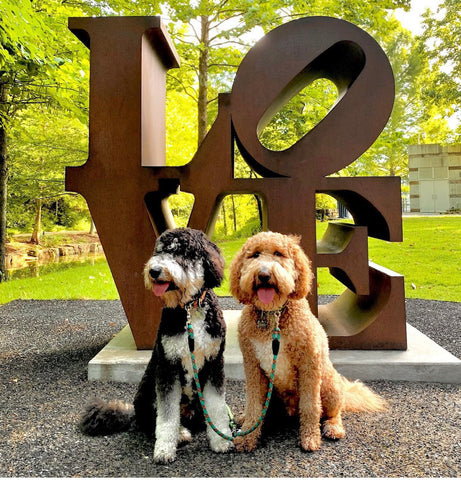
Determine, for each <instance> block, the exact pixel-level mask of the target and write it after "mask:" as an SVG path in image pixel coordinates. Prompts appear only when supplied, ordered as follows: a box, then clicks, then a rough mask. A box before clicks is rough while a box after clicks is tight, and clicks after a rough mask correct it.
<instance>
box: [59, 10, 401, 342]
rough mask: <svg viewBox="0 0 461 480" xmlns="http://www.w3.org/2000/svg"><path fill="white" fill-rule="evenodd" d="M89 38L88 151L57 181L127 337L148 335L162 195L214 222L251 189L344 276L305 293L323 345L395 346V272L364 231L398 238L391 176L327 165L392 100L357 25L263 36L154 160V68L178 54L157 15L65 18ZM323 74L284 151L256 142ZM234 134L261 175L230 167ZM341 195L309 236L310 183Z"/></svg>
mask: <svg viewBox="0 0 461 480" xmlns="http://www.w3.org/2000/svg"><path fill="white" fill-rule="evenodd" d="M69 28H70V29H71V31H72V32H73V33H74V34H75V35H76V36H77V37H78V38H79V39H80V40H81V41H82V42H83V43H84V44H85V45H86V46H87V47H89V48H90V137H89V142H90V143H89V158H88V161H87V162H86V163H85V164H84V165H83V166H81V167H71V168H70V167H69V168H67V170H66V188H67V190H70V191H74V192H79V193H81V194H82V195H83V196H84V197H85V198H86V200H87V202H88V206H89V208H90V211H91V214H92V217H93V220H94V222H95V225H96V227H97V230H98V233H99V236H100V239H101V242H102V245H103V248H104V252H105V254H106V257H107V260H108V263H109V266H110V269H111V271H112V274H113V277H114V280H115V283H116V286H117V289H118V292H119V294H120V298H121V301H122V304H123V307H124V309H125V313H126V315H127V318H128V322H129V324H130V327H131V331H132V333H133V336H134V339H135V342H136V345H137V347H138V348H140V349H142V348H152V345H153V342H154V340H155V336H156V331H157V326H158V322H159V319H160V309H161V304H160V302H159V301H158V300H157V299H156V298H155V297H154V295H152V294H151V293H150V292H148V291H147V290H146V289H145V288H144V284H143V276H142V272H143V267H144V263H145V262H146V260H147V259H148V258H149V256H150V255H151V253H152V250H153V245H154V242H155V239H156V237H157V236H158V235H159V234H160V233H162V232H163V231H164V230H165V229H167V228H173V227H174V220H173V218H172V215H171V212H170V210H169V207H168V203H167V200H168V197H169V196H171V195H174V194H175V193H178V190H179V189H181V190H182V191H185V192H189V193H192V194H193V195H194V197H195V203H194V205H193V209H192V213H191V216H190V219H189V226H190V227H192V228H196V229H200V230H203V231H205V232H207V233H208V234H211V232H212V231H213V227H214V223H215V220H216V217H217V214H218V210H219V206H220V203H221V202H222V199H223V198H224V197H225V196H226V195H229V194H232V193H252V194H256V195H257V196H259V198H260V199H261V201H262V204H263V228H264V229H269V230H273V231H279V232H282V233H296V234H299V235H302V246H303V248H304V249H305V251H306V253H307V254H308V256H309V257H310V258H311V260H312V266H313V269H314V272H315V271H316V268H317V267H329V269H330V272H331V274H332V275H333V276H335V277H336V278H337V279H339V280H340V281H341V282H342V283H343V284H344V285H345V286H346V287H347V289H346V290H345V292H344V293H343V294H342V295H341V296H339V297H338V298H337V299H336V300H334V301H333V302H331V303H329V304H328V305H321V306H318V305H317V290H316V282H314V289H313V291H312V293H311V294H310V296H309V302H310V304H311V308H312V310H313V311H314V312H316V313H318V315H319V318H320V320H321V322H322V324H323V325H324V327H325V329H326V331H327V333H328V335H329V336H330V346H331V347H332V348H347V349H351V348H354V349H356V348H357V349H405V348H406V321H405V302H404V284H403V277H402V276H401V275H398V274H396V273H394V272H391V271H389V270H387V269H385V268H382V267H380V266H378V265H376V264H373V263H371V262H369V261H368V236H371V237H375V238H378V239H381V240H386V241H391V242H395V241H402V221H401V198H400V178H398V177H355V178H347V177H331V176H329V175H331V174H333V173H335V172H337V171H339V170H341V169H342V168H343V167H345V166H347V165H348V164H350V163H351V162H353V161H354V160H356V159H357V158H358V157H359V156H360V155H361V154H362V153H364V152H365V151H366V150H367V149H368V148H369V147H370V145H371V144H372V143H373V142H374V141H375V139H376V138H377V137H378V135H379V134H380V133H381V131H382V129H383V128H384V126H385V124H386V122H387V120H388V118H389V115H390V112H391V110H392V105H393V99H394V80H393V74H392V70H391V67H390V65H389V61H388V59H387V57H386V55H385V54H384V52H383V51H382V50H381V48H380V47H379V45H378V44H377V43H376V42H375V41H374V39H373V38H372V37H370V36H369V35H368V34H367V33H365V32H364V31H363V30H361V29H359V28H357V27H356V26H354V25H352V24H350V23H348V22H345V21H342V20H337V19H333V18H328V17H310V18H302V19H299V20H296V21H293V22H290V23H287V24H285V25H282V26H280V27H278V28H276V29H274V30H273V31H271V32H270V33H268V34H267V35H266V36H265V37H263V38H262V39H261V40H260V41H259V42H258V43H257V44H256V45H255V46H254V47H253V48H252V49H251V50H250V51H249V52H248V54H247V55H246V57H245V58H244V59H243V61H242V63H241V65H240V67H239V69H238V71H237V74H236V77H235V81H234V85H233V87H232V91H231V93H230V94H221V95H220V96H219V108H218V116H217V118H216V121H215V122H214V124H213V126H212V127H211V129H210V131H209V133H208V135H207V136H206V138H205V139H204V141H203V142H202V144H201V146H200V147H199V149H198V151H197V153H196V154H195V156H194V157H193V158H192V160H191V161H190V162H189V163H188V164H187V165H184V166H181V167H167V166H165V165H166V164H165V93H166V85H165V79H166V72H167V70H168V69H170V68H175V67H178V66H179V59H178V56H177V54H176V51H175V49H174V46H173V44H172V43H171V41H170V39H169V37H168V34H167V33H166V31H165V29H164V26H163V25H162V23H161V20H160V18H159V17H111V18H71V19H70V20H69ZM319 78H326V79H328V80H330V81H331V82H333V83H334V84H335V85H336V87H337V88H338V92H339V97H338V101H337V103H336V105H335V106H334V108H332V110H331V111H330V112H329V113H328V114H327V116H326V117H325V118H324V119H323V120H322V121H321V122H320V123H319V124H318V125H317V126H315V127H314V128H313V129H312V130H311V131H310V132H308V133H307V134H306V135H305V136H304V137H302V138H301V139H300V140H299V141H298V142H297V143H295V144H294V145H293V146H291V147H290V148H288V149H287V150H284V151H280V152H275V151H271V150H268V149H267V148H265V147H264V146H263V145H262V144H261V143H260V141H259V139H258V132H260V131H262V129H264V127H265V125H267V123H268V122H269V121H270V120H271V118H272V117H273V116H274V115H275V114H276V113H277V111H279V110H280V109H281V108H282V106H283V105H284V104H285V103H286V102H287V101H289V100H290V98H292V97H293V96H294V95H296V94H297V93H298V92H299V91H300V90H302V89H303V88H304V87H305V86H307V85H309V84H310V83H311V82H313V81H315V80H316V79H319ZM234 143H236V144H237V145H238V148H239V150H240V152H241V153H242V155H243V157H244V160H245V161H246V162H247V163H248V164H249V165H250V166H251V167H252V168H253V169H254V170H255V171H256V172H257V173H258V174H259V175H260V176H261V177H262V178H236V177H235V176H234V169H233V164H234ZM316 193H326V194H328V195H331V196H332V197H334V198H336V199H337V200H339V201H341V202H342V203H343V204H344V205H345V206H346V208H347V209H348V210H349V212H350V213H351V214H352V216H353V218H354V222H355V224H354V225H348V224H337V223H335V224H329V226H328V229H327V231H326V234H325V235H324V237H323V238H322V239H321V240H320V241H319V242H317V240H316V232H315V194H316Z"/></svg>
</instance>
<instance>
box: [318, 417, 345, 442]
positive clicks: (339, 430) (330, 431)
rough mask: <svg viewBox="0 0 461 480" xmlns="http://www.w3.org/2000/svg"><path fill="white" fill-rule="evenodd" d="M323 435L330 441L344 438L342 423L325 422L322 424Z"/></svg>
mask: <svg viewBox="0 0 461 480" xmlns="http://www.w3.org/2000/svg"><path fill="white" fill-rule="evenodd" d="M323 435H324V436H325V437H327V438H330V439H331V440H339V439H340V438H344V437H345V436H346V430H345V429H344V426H343V424H342V422H337V421H333V420H327V421H326V422H325V423H324V424H323Z"/></svg>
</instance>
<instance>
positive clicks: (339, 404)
mask: <svg viewBox="0 0 461 480" xmlns="http://www.w3.org/2000/svg"><path fill="white" fill-rule="evenodd" d="M299 240H300V239H299V238H298V237H294V236H287V235H282V234H280V233H274V232H262V233H259V234H257V235H255V236H253V237H251V238H250V239H248V240H247V242H246V243H245V244H244V245H243V247H242V249H241V250H240V252H239V253H238V254H237V255H236V257H235V258H234V260H233V262H232V264H231V266H230V288H231V292H232V294H233V295H234V297H236V298H237V299H238V300H239V301H240V302H241V303H243V304H244V305H245V306H244V308H243V311H242V317H241V320H240V322H239V327H238V334H239V343H240V349H241V351H242V354H243V362H244V369H245V378H246V406H245V419H244V423H243V426H242V430H246V429H248V428H250V427H252V426H253V425H254V424H255V423H256V421H257V420H258V418H259V416H260V414H261V411H262V408H263V404H264V400H265V395H266V392H267V388H268V375H269V374H270V371H271V365H272V350H271V344H272V327H273V323H274V322H275V321H276V320H275V319H276V318H277V317H278V316H279V319H278V324H279V328H280V331H281V342H280V351H279V355H278V360H277V368H276V372H275V379H274V389H275V392H276V394H277V396H278V397H279V399H281V400H282V401H283V404H284V405H285V408H286V411H287V413H288V414H289V415H298V416H299V420H300V445H301V447H302V448H303V449H304V450H307V451H313V450H317V449H318V448H320V444H321V435H322V433H323V435H324V436H325V437H327V438H330V439H340V438H343V437H344V436H345V429H344V426H343V423H342V418H341V413H342V412H344V411H354V412H359V411H368V412H374V411H383V410H385V408H386V402H385V401H384V400H383V399H382V398H381V397H379V396H378V395H376V394H375V393H373V392H372V391H371V390H370V389H369V388H368V387H366V386H365V385H363V384H362V383H361V382H350V381H348V380H346V379H345V378H344V377H342V376H341V375H340V374H339V373H338V372H337V371H336V370H335V368H334V367H333V364H332V363H331V361H330V358H329V349H328V339H327V335H326V333H325V331H324V329H323V328H322V326H321V325H320V323H319V321H318V319H317V318H316V317H315V316H314V315H313V314H312V312H311V310H310V308H309V304H308V302H307V300H306V296H307V294H308V293H309V290H310V288H311V283H312V279H313V275H312V271H311V265H310V261H309V259H308V258H307V256H306V255H305V253H304V251H303V250H302V249H301V247H300V245H299ZM271 324H272V325H271ZM322 418H323V425H322V429H321V419H322ZM260 433H261V426H259V427H258V428H257V429H256V430H255V431H254V432H253V433H251V434H250V435H247V436H245V437H239V438H237V439H236V440H235V444H236V447H237V449H238V450H240V451H252V450H254V449H255V448H256V446H257V442H258V438H259V436H260Z"/></svg>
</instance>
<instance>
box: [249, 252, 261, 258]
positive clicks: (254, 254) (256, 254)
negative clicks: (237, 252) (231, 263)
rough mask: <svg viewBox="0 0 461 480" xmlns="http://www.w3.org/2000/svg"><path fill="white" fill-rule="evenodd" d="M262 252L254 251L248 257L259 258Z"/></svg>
mask: <svg viewBox="0 0 461 480" xmlns="http://www.w3.org/2000/svg"><path fill="white" fill-rule="evenodd" d="M260 255H261V254H260V253H259V252H254V253H252V254H251V255H250V256H249V257H248V258H258V257H259V256H260Z"/></svg>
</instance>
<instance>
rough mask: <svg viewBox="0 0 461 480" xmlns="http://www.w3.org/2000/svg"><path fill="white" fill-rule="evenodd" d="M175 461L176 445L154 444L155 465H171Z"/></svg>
mask: <svg viewBox="0 0 461 480" xmlns="http://www.w3.org/2000/svg"><path fill="white" fill-rule="evenodd" d="M175 459H176V445H174V444H170V443H163V442H156V443H155V448H154V462H155V463H163V464H166V463H171V462H174V461H175Z"/></svg>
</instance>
